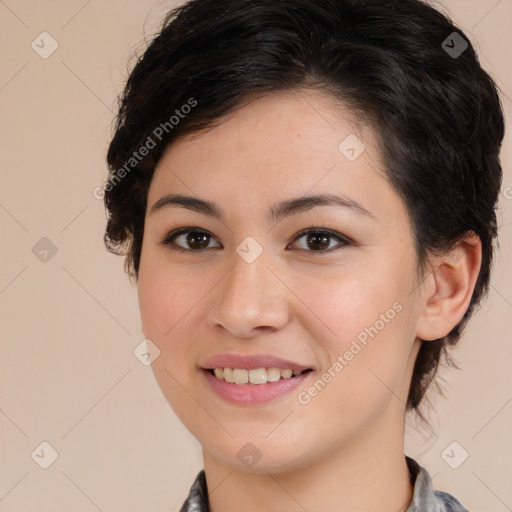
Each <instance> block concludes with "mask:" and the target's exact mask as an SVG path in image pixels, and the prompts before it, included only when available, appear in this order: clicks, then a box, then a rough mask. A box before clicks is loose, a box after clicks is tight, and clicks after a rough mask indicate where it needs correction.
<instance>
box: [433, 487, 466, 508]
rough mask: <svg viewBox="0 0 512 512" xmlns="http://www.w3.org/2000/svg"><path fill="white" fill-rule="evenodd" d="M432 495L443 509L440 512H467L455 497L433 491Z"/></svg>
mask: <svg viewBox="0 0 512 512" xmlns="http://www.w3.org/2000/svg"><path fill="white" fill-rule="evenodd" d="M434 494H435V497H436V500H437V501H438V503H439V505H440V506H442V507H443V508H441V510H442V512H469V511H468V509H467V508H464V507H463V506H462V505H461V503H460V501H459V500H458V499H457V498H455V496H452V495H451V494H448V493H447V492H444V491H434Z"/></svg>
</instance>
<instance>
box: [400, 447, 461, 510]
mask: <svg viewBox="0 0 512 512" xmlns="http://www.w3.org/2000/svg"><path fill="white" fill-rule="evenodd" d="M406 460H407V465H408V466H409V471H410V474H411V482H412V484H413V487H414V491H413V498H412V501H411V503H410V505H409V507H408V508H407V511H406V512H469V511H468V510H467V509H466V508H465V507H464V506H463V505H462V504H461V503H460V501H459V500H458V499H457V498H455V497H454V496H452V495H451V494H448V493H447V492H444V491H436V490H435V489H434V486H433V484H432V479H431V478H430V475H429V473H428V471H427V470H426V469H425V468H423V467H421V466H420V465H419V464H418V463H417V462H416V461H415V460H414V459H411V458H410V457H407V456H406Z"/></svg>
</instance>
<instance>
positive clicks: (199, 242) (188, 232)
mask: <svg viewBox="0 0 512 512" xmlns="http://www.w3.org/2000/svg"><path fill="white" fill-rule="evenodd" d="M180 239H181V241H182V243H183V244H185V245H188V247H183V246H180V245H177V243H176V241H177V240H180ZM212 239H213V236H212V235H211V234H210V233H208V231H204V230H202V229H200V228H191V227H189V228H180V229H176V230H175V231H171V232H170V233H169V234H168V235H167V236H166V237H165V238H164V239H163V240H162V241H161V242H160V243H161V244H162V245H165V246H167V247H168V248H169V249H170V250H171V251H177V252H198V251H202V250H205V249H207V248H208V245H209V241H211V240H212ZM194 247H195V248H194Z"/></svg>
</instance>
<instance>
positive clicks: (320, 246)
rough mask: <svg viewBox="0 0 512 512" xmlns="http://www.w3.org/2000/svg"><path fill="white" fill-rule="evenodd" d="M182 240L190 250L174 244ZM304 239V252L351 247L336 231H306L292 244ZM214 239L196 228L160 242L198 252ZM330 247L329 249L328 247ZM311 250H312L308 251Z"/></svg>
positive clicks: (183, 249) (180, 250)
mask: <svg viewBox="0 0 512 512" xmlns="http://www.w3.org/2000/svg"><path fill="white" fill-rule="evenodd" d="M180 238H182V239H183V240H184V243H185V244H188V246H189V247H190V248H187V247H183V246H180V245H178V244H177V243H176V241H177V240H179V239H180ZM301 238H304V239H305V244H306V247H305V248H304V247H299V250H304V251H307V252H312V253H315V252H317V253H325V252H334V251H337V250H339V249H342V248H343V247H345V246H347V245H351V241H350V240H349V239H348V238H346V237H344V236H343V235H341V234H340V233H337V232H336V231H331V230H325V229H306V230H303V231H301V232H299V233H297V235H296V236H295V238H294V242H295V241H297V240H300V239H301ZM212 239H214V238H213V236H212V235H211V234H210V233H208V232H207V231H204V230H202V229H198V228H181V229H177V230H176V231H173V232H171V233H169V234H168V235H167V236H166V237H165V238H164V239H163V240H162V241H161V244H162V245H166V246H168V248H169V249H170V250H172V251H177V252H200V251H202V250H205V249H207V248H208V245H209V242H210V241H211V240H212ZM332 240H335V241H336V242H338V247H336V246H335V248H334V249H333V248H332V246H331V243H330V242H331V241H332ZM330 246H331V247H330ZM309 249H313V250H309Z"/></svg>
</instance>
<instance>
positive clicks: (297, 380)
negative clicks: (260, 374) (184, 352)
mask: <svg viewBox="0 0 512 512" xmlns="http://www.w3.org/2000/svg"><path fill="white" fill-rule="evenodd" d="M201 373H202V374H203V375H204V376H205V379H206V382H207V383H208V384H209V385H210V387H211V388H212V389H213V391H215V393H217V395H219V396H220V397H222V398H224V399H225V400H227V401H228V402H231V403H233V404H237V405H255V404H262V403H266V402H270V401H271V400H275V399H276V398H279V397H281V396H283V395H285V394H287V393H290V392H291V391H293V390H294V389H295V388H297V387H298V386H299V385H300V384H301V383H302V382H304V381H305V380H306V379H307V378H308V377H309V376H310V375H311V374H312V373H313V372H312V371H309V372H307V373H301V374H300V375H298V376H297V377H290V378H289V379H280V380H277V381H275V382H267V383H265V384H249V383H247V384H234V383H232V382H226V381H225V380H221V379H218V378H217V377H215V375H212V374H211V373H210V371H209V370H204V369H203V370H201Z"/></svg>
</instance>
